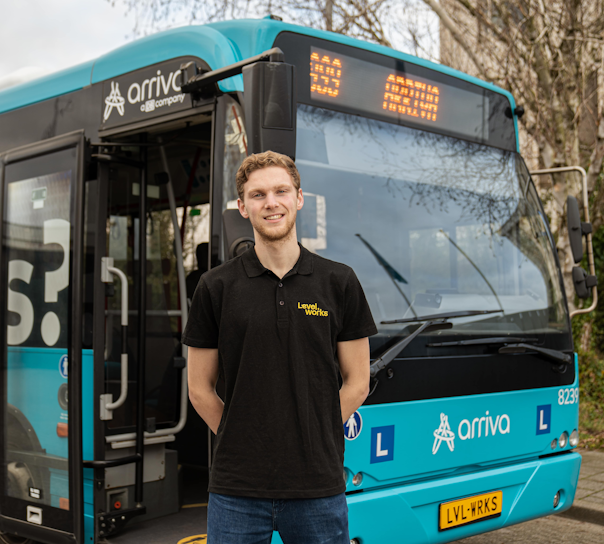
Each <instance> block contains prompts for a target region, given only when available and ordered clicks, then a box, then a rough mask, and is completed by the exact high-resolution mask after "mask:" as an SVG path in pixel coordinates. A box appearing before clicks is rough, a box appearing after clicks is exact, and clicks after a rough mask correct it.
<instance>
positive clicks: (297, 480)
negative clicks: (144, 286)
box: [183, 247, 377, 499]
mask: <svg viewBox="0 0 604 544" xmlns="http://www.w3.org/2000/svg"><path fill="white" fill-rule="evenodd" d="M376 332H377V329H376V327H375V323H374V322H373V318H372V317H371V312H370V310H369V306H368V304H367V300H366V299H365V295H364V293H363V289H362V288H361V285H360V283H359V280H358V279H357V277H356V275H355V273H354V272H353V270H352V269H351V268H350V267H348V266H346V265H344V264H340V263H336V262H333V261H329V260H327V259H324V258H322V257H319V256H318V255H315V254H313V253H310V252H309V251H308V250H306V249H304V248H303V247H301V253H300V258H299V259H298V262H297V263H296V265H295V266H294V267H293V268H292V269H291V270H290V271H289V272H288V273H287V274H286V275H285V276H284V277H283V279H279V278H278V277H277V276H276V275H275V274H273V273H272V272H271V271H270V270H267V269H266V268H265V267H264V266H262V264H261V263H260V261H259V260H258V257H257V256H256V252H255V250H254V249H253V248H252V249H250V250H248V251H246V252H245V253H244V254H243V255H241V256H240V257H236V258H235V259H233V260H231V261H229V262H227V263H225V264H223V265H221V266H219V267H217V268H214V269H212V270H210V271H209V272H207V273H205V274H204V275H203V276H202V278H201V280H200V282H199V285H198V286H197V289H196V290H195V294H194V296H193V303H192V306H191V310H190V313H189V320H188V323H187V326H186V328H185V331H184V334H183V343H184V344H186V345H188V346H193V347H199V348H218V352H219V365H220V372H221V375H222V376H223V377H224V381H225V398H224V403H225V404H224V413H223V415H222V420H221V422H220V426H219V427H218V434H217V437H216V441H215V445H214V456H213V461H212V470H211V474H210V485H209V490H210V491H211V492H213V493H221V494H225V495H239V496H245V497H258V498H273V499H284V498H318V497H328V496H330V495H335V494H337V493H341V492H343V491H344V489H345V485H344V480H343V477H342V466H343V461H344V431H343V426H342V415H341V410H340V398H339V367H338V362H337V359H336V345H337V342H342V341H347V340H355V339H358V338H365V337H367V336H370V335H372V334H375V333H376Z"/></svg>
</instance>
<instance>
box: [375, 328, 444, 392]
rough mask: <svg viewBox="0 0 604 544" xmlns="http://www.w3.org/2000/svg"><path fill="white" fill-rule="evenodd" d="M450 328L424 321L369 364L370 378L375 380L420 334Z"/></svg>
mask: <svg viewBox="0 0 604 544" xmlns="http://www.w3.org/2000/svg"><path fill="white" fill-rule="evenodd" d="M452 326H453V323H448V322H446V321H426V322H425V323H423V324H422V325H421V326H419V327H418V328H417V329H416V330H414V331H413V332H412V333H411V334H410V335H409V336H405V338H401V340H399V341H398V342H397V343H396V344H394V346H392V347H390V348H388V349H387V350H386V351H385V352H384V353H382V355H380V357H378V358H377V359H376V360H375V361H373V362H372V363H371V366H370V367H369V373H370V374H371V377H372V378H375V376H376V374H377V373H378V372H379V371H380V370H384V369H385V368H386V367H387V366H388V365H389V364H390V363H391V362H392V361H394V359H395V357H396V356H397V355H398V354H399V353H400V352H401V351H403V350H404V349H405V348H406V347H407V346H408V345H409V344H410V343H411V342H412V341H413V340H414V339H415V338H416V337H417V336H418V335H420V334H421V333H422V332H429V331H436V330H440V329H450V328H451V327H452ZM374 389H375V388H374ZM372 393H373V391H372Z"/></svg>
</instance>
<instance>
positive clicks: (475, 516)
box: [438, 491, 503, 531]
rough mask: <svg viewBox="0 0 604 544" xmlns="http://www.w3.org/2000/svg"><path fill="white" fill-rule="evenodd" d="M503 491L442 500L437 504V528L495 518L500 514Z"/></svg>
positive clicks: (449, 527) (441, 528)
mask: <svg viewBox="0 0 604 544" xmlns="http://www.w3.org/2000/svg"><path fill="white" fill-rule="evenodd" d="M502 498H503V493H502V492H501V491H493V492H491V493H483V494H482V495H474V496H473V497H466V498H465V499H458V500H456V501H451V502H443V503H442V504H441V505H440V506H439V513H438V529H439V530H440V531H444V530H445V529H452V528H453V527H459V526H460V525H466V524H467V523H473V522H475V521H482V520H484V519H490V518H496V517H497V516H500V515H501V502H502Z"/></svg>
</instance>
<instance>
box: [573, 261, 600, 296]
mask: <svg viewBox="0 0 604 544" xmlns="http://www.w3.org/2000/svg"><path fill="white" fill-rule="evenodd" d="M573 285H574V286H575V293H577V296H578V297H579V298H589V296H590V295H591V288H592V287H595V286H596V285H598V278H597V277H596V276H590V275H589V274H588V273H587V272H585V270H583V269H582V268H581V267H580V266H575V267H574V268H573Z"/></svg>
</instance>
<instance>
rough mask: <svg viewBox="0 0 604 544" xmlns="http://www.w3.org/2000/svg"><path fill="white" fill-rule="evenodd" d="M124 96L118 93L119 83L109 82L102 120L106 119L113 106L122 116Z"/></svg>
mask: <svg viewBox="0 0 604 544" xmlns="http://www.w3.org/2000/svg"><path fill="white" fill-rule="evenodd" d="M124 102H126V101H125V100H124V97H123V96H122V95H121V94H120V85H119V83H117V82H115V81H112V82H111V93H109V96H108V97H107V98H105V112H104V113H103V121H107V119H109V116H110V115H111V112H112V111H113V108H116V109H117V112H118V113H119V114H120V115H121V116H122V117H123V116H124Z"/></svg>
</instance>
